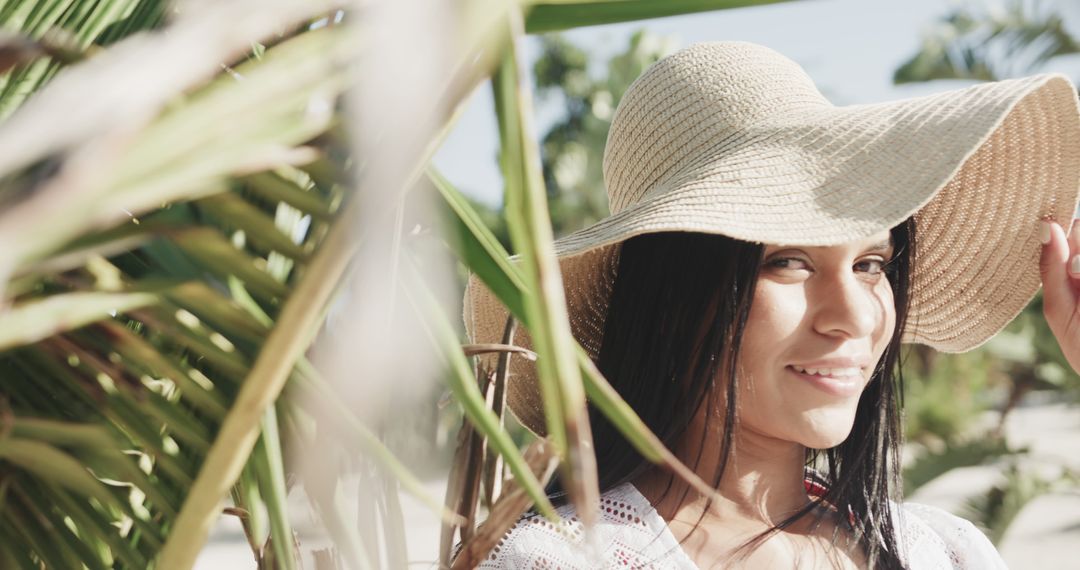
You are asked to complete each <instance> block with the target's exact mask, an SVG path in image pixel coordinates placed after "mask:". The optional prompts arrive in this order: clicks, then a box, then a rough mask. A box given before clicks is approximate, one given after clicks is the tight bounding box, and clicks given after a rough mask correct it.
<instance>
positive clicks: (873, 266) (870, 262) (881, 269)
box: [854, 257, 891, 276]
mask: <svg viewBox="0 0 1080 570" xmlns="http://www.w3.org/2000/svg"><path fill="white" fill-rule="evenodd" d="M854 268H855V271H859V272H862V273H866V274H868V275H875V276H876V275H882V274H884V273H888V272H889V270H890V269H891V267H890V263H889V262H888V261H886V260H884V259H882V258H880V257H872V258H868V259H862V260H859V261H857V262H855V266H854Z"/></svg>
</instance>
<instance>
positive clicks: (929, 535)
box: [478, 483, 1006, 570]
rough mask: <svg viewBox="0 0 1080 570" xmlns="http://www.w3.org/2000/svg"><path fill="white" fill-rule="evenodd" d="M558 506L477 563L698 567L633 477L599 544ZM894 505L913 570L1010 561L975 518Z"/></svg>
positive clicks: (607, 507) (612, 500)
mask: <svg viewBox="0 0 1080 570" xmlns="http://www.w3.org/2000/svg"><path fill="white" fill-rule="evenodd" d="M557 510H558V513H559V516H561V517H562V518H563V524H562V525H561V526H560V527H557V526H556V525H553V524H551V523H550V522H548V521H547V519H545V518H544V517H543V516H540V515H534V514H531V513H530V515H529V516H526V517H524V518H522V519H521V520H519V521H518V522H517V523H516V524H515V525H514V527H513V528H511V529H510V531H509V532H507V534H506V535H505V536H504V537H503V538H502V540H500V541H499V543H498V545H496V547H495V548H494V549H493V550H492V551H491V554H490V555H489V556H488V558H487V559H486V560H484V561H483V562H482V563H480V565H479V566H478V568H499V569H523V570H524V569H527V570H538V569H541V568H543V569H548V568H550V569H556V568H559V569H590V570H591V569H594V568H631V569H642V570H644V569H669V568H670V569H679V570H697V568H698V567H697V566H696V565H695V564H694V562H693V561H692V560H690V557H689V556H687V554H686V553H685V552H683V550H682V548H681V547H680V546H679V543H678V541H676V540H675V536H674V535H672V534H671V531H670V530H668V527H667V523H666V522H665V521H664V519H663V518H662V517H660V515H659V514H658V513H657V512H656V510H655V509H654V508H653V507H652V505H650V504H649V502H648V500H647V499H646V498H645V497H644V496H643V495H642V494H641V493H640V492H638V490H637V489H636V488H635V487H634V486H633V485H632V484H630V483H624V484H622V485H620V486H618V487H615V488H614V489H611V490H609V491H607V492H606V493H604V494H603V495H602V496H601V504H600V517H599V519H598V522H597V524H596V527H595V531H594V533H593V534H594V535H595V541H594V546H593V547H592V548H590V547H589V546H588V545H586V544H585V539H584V533H583V532H582V525H581V522H580V521H579V520H578V518H577V517H576V516H575V515H574V510H573V506H572V505H564V506H562V507H560V508H559V509H557ZM896 511H897V525H896V528H897V530H898V535H899V540H900V542H901V544H902V545H903V548H904V550H905V553H902V554H901V557H902V558H904V559H905V560H906V562H907V566H908V567H909V568H911V569H912V570H938V569H942V570H951V569H957V568H969V569H972V570H975V569H977V570H995V569H1001V568H1006V566H1005V562H1004V560H1002V559H1001V556H1000V555H999V554H998V552H997V550H995V549H994V545H993V544H991V543H990V541H989V540H988V539H987V538H986V536H985V535H984V534H983V533H982V532H980V531H979V530H978V529H977V528H975V526H974V525H973V524H971V523H970V522H968V521H966V520H964V519H962V518H959V517H957V516H954V515H952V514H949V513H948V512H945V511H943V510H941V509H939V508H936V507H931V506H927V505H919V504H912V503H905V504H903V505H902V507H901V508H899V509H896Z"/></svg>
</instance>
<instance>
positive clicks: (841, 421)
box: [798, 414, 855, 449]
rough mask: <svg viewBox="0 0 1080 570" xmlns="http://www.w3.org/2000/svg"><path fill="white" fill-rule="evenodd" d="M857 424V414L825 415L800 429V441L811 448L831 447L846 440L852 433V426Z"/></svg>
mask: <svg viewBox="0 0 1080 570" xmlns="http://www.w3.org/2000/svg"><path fill="white" fill-rule="evenodd" d="M854 425H855V415H854V414H850V415H847V414H845V415H844V417H842V418H838V417H835V416H834V417H825V418H818V419H817V421H812V422H810V423H809V425H807V426H805V428H804V429H802V430H800V432H799V438H798V442H799V443H800V444H801V445H803V446H804V447H808V448H810V449H829V448H830V447H836V446H838V445H840V444H841V443H843V442H844V440H845V439H847V438H848V436H849V435H851V428H852V426H854Z"/></svg>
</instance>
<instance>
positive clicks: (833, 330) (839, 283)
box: [814, 272, 884, 338]
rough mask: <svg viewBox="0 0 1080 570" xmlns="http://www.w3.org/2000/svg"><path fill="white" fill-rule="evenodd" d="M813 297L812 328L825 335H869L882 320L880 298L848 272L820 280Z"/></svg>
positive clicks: (861, 336) (858, 336)
mask: <svg viewBox="0 0 1080 570" xmlns="http://www.w3.org/2000/svg"><path fill="white" fill-rule="evenodd" d="M820 285H821V286H819V287H817V289H818V290H819V292H818V294H817V295H816V297H817V298H816V299H814V305H815V306H816V311H815V315H814V329H815V330H817V331H818V332H819V333H821V334H825V335H829V336H844V337H848V338H863V337H867V336H870V335H871V334H873V333H874V331H875V330H876V329H877V327H878V326H879V324H880V323H881V321H882V319H883V316H884V315H883V311H884V309H883V307H882V305H881V299H879V298H878V297H877V296H876V295H875V294H874V292H873V289H872V287H870V286H868V285H867V284H866V283H864V282H861V281H860V280H859V279H858V278H857V277H855V276H854V275H852V274H851V273H850V272H849V273H848V274H847V275H843V276H839V277H837V278H835V279H830V280H829V281H828V282H822V283H821V284H820Z"/></svg>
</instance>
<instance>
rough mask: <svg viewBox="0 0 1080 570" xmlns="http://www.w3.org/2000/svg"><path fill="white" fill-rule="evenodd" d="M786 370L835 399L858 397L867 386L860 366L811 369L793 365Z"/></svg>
mask: <svg viewBox="0 0 1080 570" xmlns="http://www.w3.org/2000/svg"><path fill="white" fill-rule="evenodd" d="M784 369H785V370H786V371H788V372H789V373H791V374H793V375H794V376H795V377H796V378H798V379H799V380H802V381H804V382H806V383H807V384H809V385H810V386H813V387H814V388H817V389H818V390H821V391H822V392H825V393H826V394H829V395H831V396H834V397H842V398H848V397H852V396H857V395H858V394H860V393H862V389H863V386H864V385H865V380H864V378H863V369H862V368H861V367H858V366H847V367H843V366H841V367H830V368H826V367H821V368H810V367H804V366H799V365H794V364H793V365H788V366H786V367H785V368H784Z"/></svg>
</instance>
